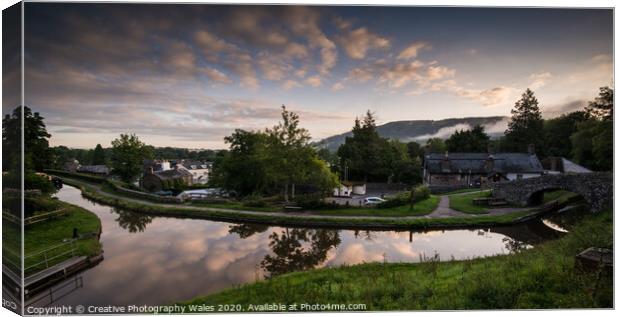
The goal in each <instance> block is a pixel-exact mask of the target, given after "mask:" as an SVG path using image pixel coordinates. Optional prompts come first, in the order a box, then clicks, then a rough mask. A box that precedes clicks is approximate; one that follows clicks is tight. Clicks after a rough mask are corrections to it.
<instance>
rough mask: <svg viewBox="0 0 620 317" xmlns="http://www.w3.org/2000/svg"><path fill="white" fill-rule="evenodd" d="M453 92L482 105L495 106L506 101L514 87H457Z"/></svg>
mask: <svg viewBox="0 0 620 317" xmlns="http://www.w3.org/2000/svg"><path fill="white" fill-rule="evenodd" d="M454 92H455V93H456V94H457V95H458V96H460V97H465V98H468V99H471V100H473V101H476V102H478V103H480V104H482V105H483V106H495V105H499V104H502V103H504V102H506V101H507V99H508V97H510V96H511V95H512V94H513V93H514V89H513V88H510V87H504V86H499V87H494V88H490V89H486V90H478V89H466V88H463V87H457V88H455V89H454Z"/></svg>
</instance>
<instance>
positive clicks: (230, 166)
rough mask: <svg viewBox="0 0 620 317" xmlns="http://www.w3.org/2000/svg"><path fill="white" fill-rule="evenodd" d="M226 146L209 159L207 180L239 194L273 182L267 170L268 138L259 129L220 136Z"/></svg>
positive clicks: (263, 189) (252, 192)
mask: <svg viewBox="0 0 620 317" xmlns="http://www.w3.org/2000/svg"><path fill="white" fill-rule="evenodd" d="M224 141H225V142H226V143H228V144H230V146H229V150H228V151H227V152H221V153H220V154H219V155H218V156H217V157H216V159H215V161H214V163H213V173H212V177H211V180H210V181H211V183H212V185H215V186H220V187H223V188H226V189H229V190H234V191H236V192H237V193H238V194H239V195H241V196H247V195H250V194H260V193H262V192H264V191H266V190H267V189H268V188H269V186H270V185H272V184H273V183H275V181H276V180H275V177H274V176H273V175H270V174H269V173H268V169H269V167H268V164H269V160H270V158H269V148H268V146H269V142H268V136H267V135H266V134H265V133H262V132H252V131H245V130H241V129H237V130H235V132H233V134H232V135H230V136H227V137H225V138H224Z"/></svg>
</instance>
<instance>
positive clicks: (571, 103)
mask: <svg viewBox="0 0 620 317" xmlns="http://www.w3.org/2000/svg"><path fill="white" fill-rule="evenodd" d="M587 104H588V100H586V99H572V100H568V101H566V102H562V103H558V104H553V105H550V106H548V107H545V108H544V109H543V110H542V112H543V116H544V117H547V118H554V117H557V116H559V115H562V114H565V113H569V112H574V111H580V110H583V109H584V108H585V106H586V105H587Z"/></svg>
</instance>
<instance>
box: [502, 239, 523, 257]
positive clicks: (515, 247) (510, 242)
mask: <svg viewBox="0 0 620 317" xmlns="http://www.w3.org/2000/svg"><path fill="white" fill-rule="evenodd" d="M502 242H504V244H505V245H506V249H508V251H510V253H517V252H520V251H522V250H525V249H527V247H528V244H527V243H525V242H523V241H518V240H515V239H511V238H502Z"/></svg>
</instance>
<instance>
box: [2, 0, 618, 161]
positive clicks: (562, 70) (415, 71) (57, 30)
mask: <svg viewBox="0 0 620 317" xmlns="http://www.w3.org/2000/svg"><path fill="white" fill-rule="evenodd" d="M25 7H26V10H25V19H26V20H25V21H26V22H25V39H26V48H25V52H26V55H25V64H26V67H25V70H26V73H25V75H26V78H25V81H26V104H27V105H28V106H30V107H31V108H33V109H34V110H35V111H39V112H40V113H41V114H42V115H43V116H44V117H45V118H46V120H45V122H46V124H47V127H48V131H49V132H50V133H51V134H52V138H51V140H50V143H51V145H52V146H56V145H66V146H69V147H75V148H92V147H94V146H95V145H96V144H97V143H101V144H102V145H103V146H104V147H108V146H109V144H110V141H111V140H112V139H114V138H116V137H117V136H118V134H120V133H135V134H137V135H138V136H139V137H140V138H141V139H142V140H143V141H144V142H146V143H147V144H151V145H154V146H173V147H183V148H212V149H219V148H225V147H226V146H225V144H224V142H223V138H224V136H226V135H229V134H230V133H231V132H232V131H233V130H234V129H235V128H241V129H263V128H265V127H270V126H273V125H274V124H276V123H277V121H278V120H279V116H280V106H281V105H282V104H284V105H286V106H287V108H288V109H290V110H292V111H295V112H298V113H299V114H300V117H301V124H302V126H303V127H305V128H307V129H308V130H309V131H310V133H311V135H312V137H313V139H314V140H320V139H323V138H325V137H329V136H331V135H335V134H339V133H343V132H346V131H348V130H350V128H351V127H352V125H353V120H354V119H355V117H356V116H361V115H363V114H364V112H365V111H366V110H367V109H370V110H371V111H374V112H375V113H376V115H377V117H378V123H379V124H383V123H387V122H391V121H401V120H441V119H446V118H461V117H487V116H510V109H511V108H512V107H513V106H514V103H515V101H516V100H517V99H519V97H520V95H521V94H522V93H523V91H524V90H525V89H526V88H528V87H529V88H531V89H532V90H533V91H534V92H535V95H536V97H537V98H538V100H539V102H540V106H541V109H542V111H543V114H544V115H545V116H546V117H552V116H556V115H559V114H561V113H566V112H570V111H574V110H577V109H579V108H582V107H583V106H585V105H586V103H587V101H589V100H592V99H594V97H595V96H596V95H597V94H598V88H599V87H601V86H613V57H612V52H613V37H612V35H613V27H612V26H613V17H612V13H613V11H612V10H609V9H516V8H506V9H499V8H493V9H484V8H447V7H443V8H430V7H422V8H420V7H368V6H365V7H350V6H349V7H345V6H338V7H336V6H334V7H327V6H315V7H302V6H229V5H183V4H169V5H159V4H158V5H155V4H92V3H91V4H49V3H26V4H25ZM4 102H5V103H6V101H4ZM3 111H6V110H3Z"/></svg>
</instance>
